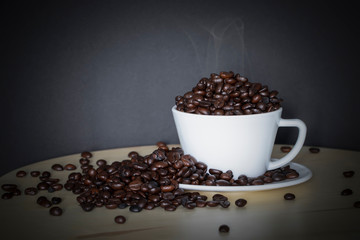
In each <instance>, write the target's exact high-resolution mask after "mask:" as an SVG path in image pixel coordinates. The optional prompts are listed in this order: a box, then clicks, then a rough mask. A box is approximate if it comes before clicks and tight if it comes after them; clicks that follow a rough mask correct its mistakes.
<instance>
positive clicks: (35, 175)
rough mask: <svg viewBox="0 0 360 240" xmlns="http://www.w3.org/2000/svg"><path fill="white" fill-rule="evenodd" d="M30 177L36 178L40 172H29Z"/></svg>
mask: <svg viewBox="0 0 360 240" xmlns="http://www.w3.org/2000/svg"><path fill="white" fill-rule="evenodd" d="M30 175H31V176H32V177H38V176H40V171H31V172H30Z"/></svg>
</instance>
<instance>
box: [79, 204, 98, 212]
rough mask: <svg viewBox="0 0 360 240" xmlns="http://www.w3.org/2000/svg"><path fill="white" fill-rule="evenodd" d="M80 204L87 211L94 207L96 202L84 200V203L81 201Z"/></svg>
mask: <svg viewBox="0 0 360 240" xmlns="http://www.w3.org/2000/svg"><path fill="white" fill-rule="evenodd" d="M80 206H81V208H82V209H83V210H84V211H85V212H90V211H91V210H93V209H94V207H95V204H94V203H91V202H84V203H81V204H80Z"/></svg>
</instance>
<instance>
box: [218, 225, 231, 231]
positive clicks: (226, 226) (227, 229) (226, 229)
mask: <svg viewBox="0 0 360 240" xmlns="http://www.w3.org/2000/svg"><path fill="white" fill-rule="evenodd" d="M229 231H230V228H229V226H228V225H226V224H223V225H221V226H220V227H219V232H222V233H228V232H229Z"/></svg>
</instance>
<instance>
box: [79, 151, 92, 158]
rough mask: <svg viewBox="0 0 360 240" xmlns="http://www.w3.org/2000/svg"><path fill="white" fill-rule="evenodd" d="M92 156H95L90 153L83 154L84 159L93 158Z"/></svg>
mask: <svg viewBox="0 0 360 240" xmlns="http://www.w3.org/2000/svg"><path fill="white" fill-rule="evenodd" d="M92 156H93V155H92V154H91V153H90V152H87V151H85V152H82V153H81V157H82V158H91V157H92Z"/></svg>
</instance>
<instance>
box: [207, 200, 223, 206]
mask: <svg viewBox="0 0 360 240" xmlns="http://www.w3.org/2000/svg"><path fill="white" fill-rule="evenodd" d="M219 204H220V203H219V202H218V201H207V203H206V206H208V207H217V206H219Z"/></svg>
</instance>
